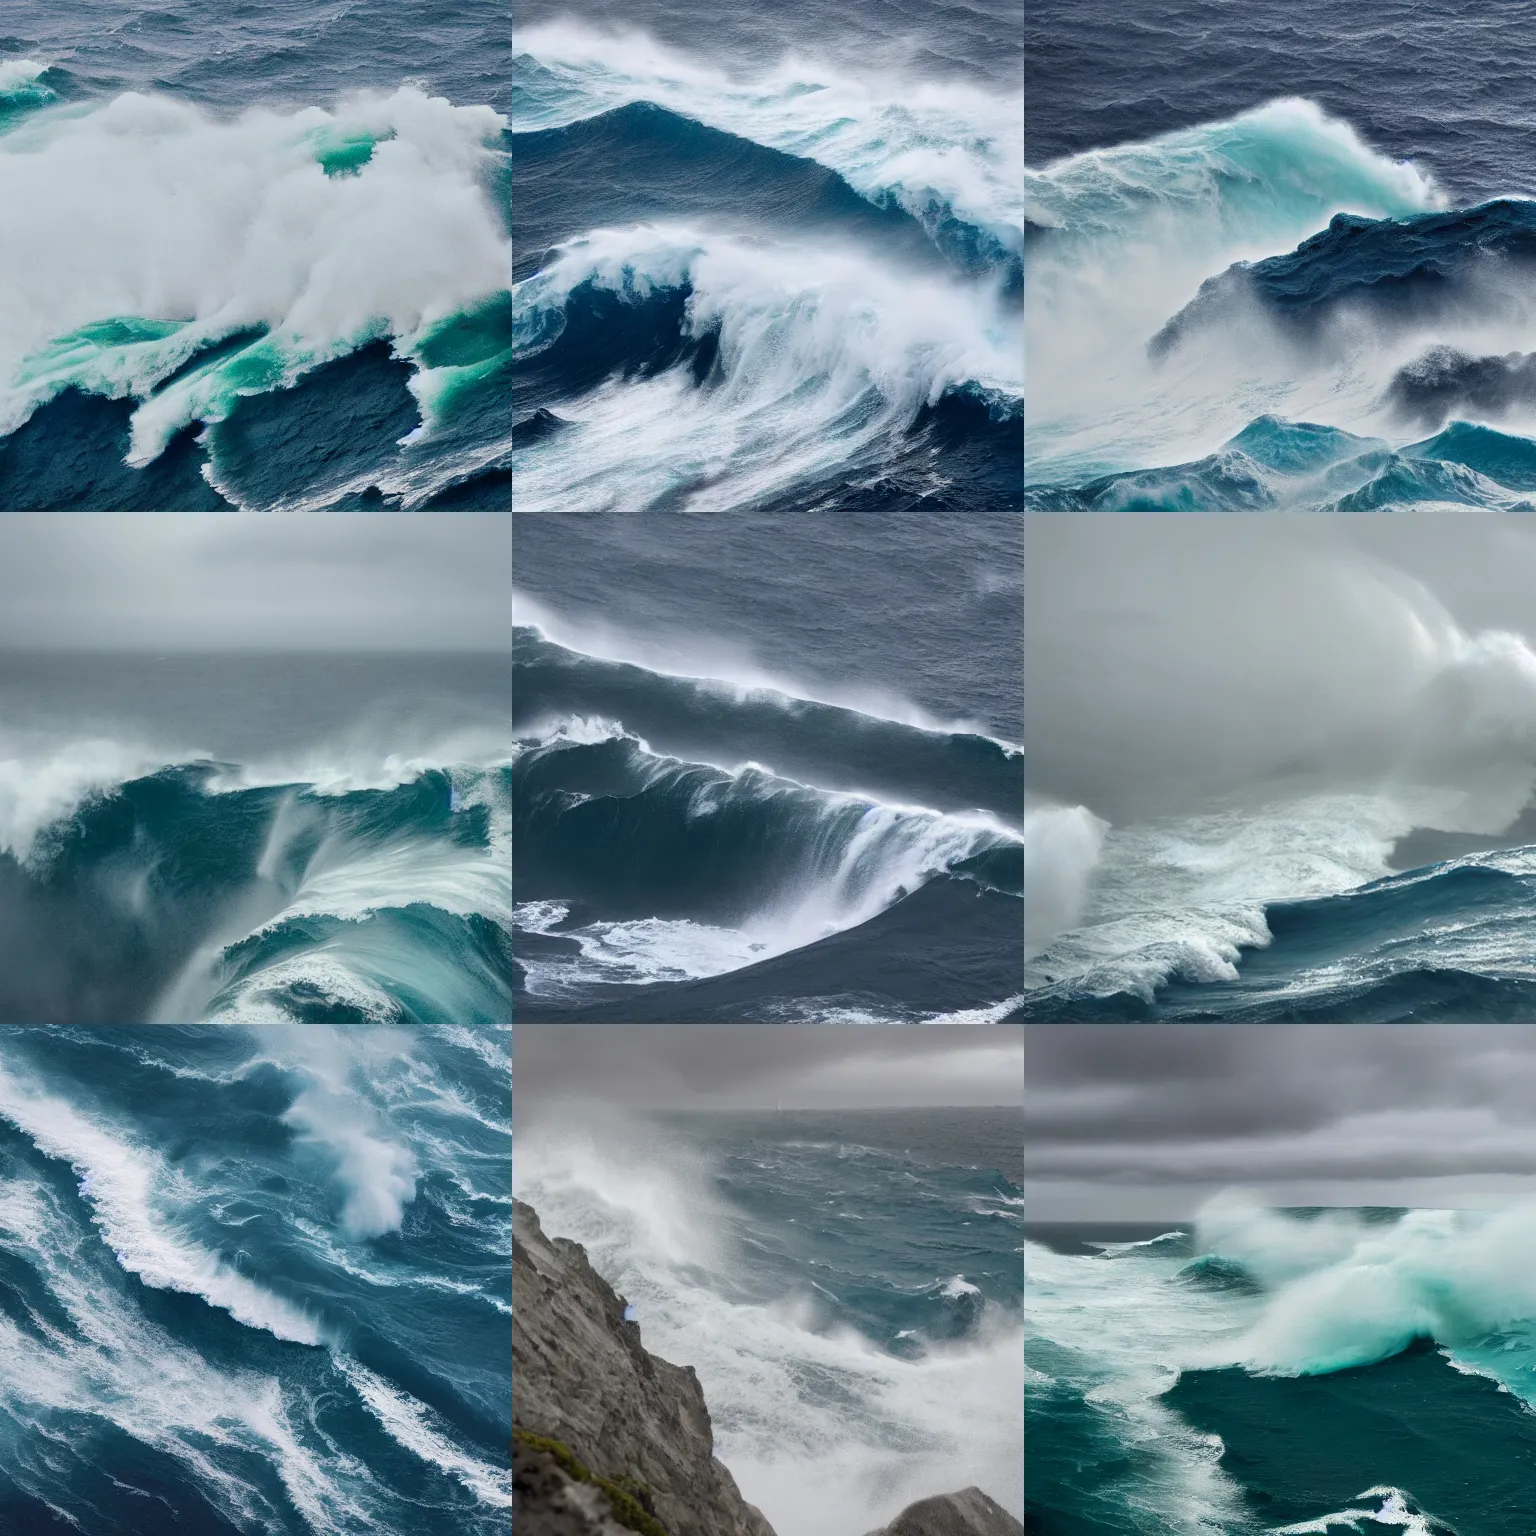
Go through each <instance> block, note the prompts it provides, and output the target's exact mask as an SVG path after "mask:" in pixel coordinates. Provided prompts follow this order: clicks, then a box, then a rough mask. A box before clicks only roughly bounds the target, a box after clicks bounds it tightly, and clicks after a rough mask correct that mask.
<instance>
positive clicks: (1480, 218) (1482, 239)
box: [1025, 101, 1536, 510]
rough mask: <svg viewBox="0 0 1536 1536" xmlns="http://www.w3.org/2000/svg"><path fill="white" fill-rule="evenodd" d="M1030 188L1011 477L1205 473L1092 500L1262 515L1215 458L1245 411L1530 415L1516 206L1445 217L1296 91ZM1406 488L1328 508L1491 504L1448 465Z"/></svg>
mask: <svg viewBox="0 0 1536 1536" xmlns="http://www.w3.org/2000/svg"><path fill="white" fill-rule="evenodd" d="M1031 176H1032V182H1031V185H1032V208H1034V209H1035V218H1034V221H1033V222H1032V224H1031V227H1030V264H1031V282H1030V292H1029V294H1028V296H1027V299H1026V306H1025V309H1026V333H1027V336H1028V347H1029V354H1030V360H1031V365H1032V368H1033V372H1034V376H1035V378H1036V379H1037V380H1038V381H1040V383H1041V386H1042V387H1041V389H1040V391H1039V394H1040V398H1039V400H1038V401H1037V402H1036V409H1035V411H1034V414H1033V416H1032V421H1031V433H1030V445H1029V479H1030V481H1031V482H1032V483H1033V484H1034V485H1035V486H1036V487H1041V488H1047V494H1049V488H1059V487H1062V486H1073V487H1080V488H1081V487H1085V486H1090V485H1091V486H1092V487H1093V489H1094V491H1095V492H1096V493H1104V492H1106V486H1105V484H1104V483H1102V482H1104V481H1107V480H1108V478H1109V477H1111V476H1115V475H1120V474H1123V473H1124V472H1126V471H1128V470H1131V469H1136V468H1138V467H1141V466H1147V465H1161V464H1167V463H1169V461H1170V460H1173V461H1177V462H1178V464H1179V467H1181V468H1194V467H1196V466H1199V467H1200V468H1201V469H1202V470H1203V471H1204V473H1203V474H1201V475H1198V476H1196V477H1194V478H1193V479H1191V480H1189V481H1188V483H1187V484H1186V485H1185V486H1184V487H1182V488H1181V487H1179V486H1177V485H1173V484H1162V483H1154V484H1153V485H1152V486H1151V488H1150V496H1149V497H1148V498H1139V497H1138V496H1137V490H1138V488H1137V486H1136V485H1135V484H1134V483H1127V484H1123V485H1121V486H1120V487H1119V491H1118V492H1114V491H1111V492H1110V493H1109V496H1110V501H1111V502H1112V501H1113V496H1114V495H1115V494H1118V493H1119V492H1123V493H1125V494H1127V495H1129V496H1130V498H1131V500H1132V503H1133V504H1134V505H1136V506H1137V507H1139V506H1140V505H1141V500H1143V499H1150V501H1151V502H1152V504H1153V507H1161V506H1164V505H1186V504H1193V505H1195V506H1200V505H1202V504H1209V503H1211V502H1213V501H1215V502H1217V503H1218V504H1223V505H1226V504H1230V505H1232V506H1236V507H1244V508H1247V507H1258V506H1267V505H1270V504H1272V502H1271V496H1272V494H1273V492H1274V490H1275V487H1273V486H1272V485H1270V484H1269V483H1267V477H1266V476H1264V475H1262V474H1260V475H1257V476H1255V475H1254V474H1253V472H1252V466H1250V465H1248V464H1246V463H1244V462H1242V461H1240V460H1239V461H1237V462H1235V463H1233V464H1231V465H1230V466H1229V465H1225V464H1223V463H1222V462H1220V460H1221V458H1222V454H1220V453H1218V454H1216V455H1212V453H1211V444H1212V443H1215V442H1222V441H1224V440H1225V441H1228V442H1229V444H1230V440H1231V439H1232V437H1233V435H1234V433H1237V432H1238V430H1239V428H1241V427H1242V425H1243V423H1244V422H1249V423H1253V422H1254V421H1255V419H1262V418H1265V417H1277V418H1284V419H1287V420H1290V421H1297V420H1300V421H1310V422H1314V423H1326V424H1329V425H1331V426H1334V427H1337V428H1341V429H1343V430H1346V431H1348V432H1350V433H1352V434H1359V435H1364V436H1368V437H1379V438H1388V437H1392V438H1394V440H1395V441H1401V437H1400V436H1398V435H1397V434H1398V433H1399V432H1400V429H1401V428H1402V427H1403V426H1404V425H1405V424H1410V423H1411V424H1414V425H1422V426H1423V427H1426V428H1428V429H1430V430H1434V429H1437V428H1439V427H1441V426H1443V425H1444V424H1445V422H1446V421H1447V420H1449V419H1451V418H1453V417H1455V416H1458V415H1459V416H1465V417H1468V418H1470V419H1474V420H1477V421H1482V422H1487V423H1497V422H1507V423H1509V424H1510V426H1511V428H1512V429H1513V430H1514V431H1516V432H1519V431H1522V430H1524V428H1525V427H1526V426H1527V425H1528V424H1530V423H1532V422H1536V407H1533V406H1532V403H1531V401H1532V398H1533V397H1531V396H1530V392H1529V389H1528V387H1527V384H1526V380H1525V374H1524V372H1523V371H1522V367H1521V361H1520V360H1521V357H1522V356H1524V355H1525V353H1528V352H1530V351H1532V350H1536V331H1533V328H1532V326H1533V315H1532V312H1531V310H1530V307H1529V304H1528V301H1527V297H1526V288H1527V286H1528V285H1527V284H1526V282H1525V281H1524V279H1523V277H1522V275H1521V274H1522V273H1523V272H1524V271H1525V270H1526V269H1527V268H1528V267H1529V265H1530V263H1531V261H1532V260H1533V259H1536V222H1533V215H1532V210H1533V209H1536V203H1531V202H1528V201H1522V200H1519V199H1514V198H1502V199H1497V200H1495V201H1492V202H1488V203H1485V204H1481V205H1479V206H1477V207H1473V208H1459V209H1448V208H1446V207H1445V205H1444V202H1445V200H1444V198H1443V197H1442V195H1441V194H1440V192H1439V191H1438V189H1437V188H1436V187H1435V186H1434V184H1433V183H1432V182H1431V181H1430V180H1429V179H1428V178H1426V177H1425V176H1424V175H1423V174H1422V173H1420V172H1419V171H1418V170H1417V169H1416V168H1415V167H1414V166H1412V165H1411V164H1407V163H1403V164H1396V163H1393V162H1392V161H1390V160H1387V159H1385V158H1384V157H1382V156H1380V155H1379V154H1377V153H1375V152H1374V151H1373V150H1371V149H1370V148H1369V147H1368V146H1366V145H1365V144H1364V143H1362V142H1361V141H1360V139H1359V138H1358V137H1357V135H1356V134H1355V133H1354V131H1353V129H1351V128H1350V127H1349V126H1348V125H1347V124H1345V123H1342V122H1339V121H1337V120H1335V119H1330V118H1328V117H1327V116H1325V115H1324V114H1323V113H1322V112H1321V111H1320V109H1318V108H1317V107H1316V106H1315V105H1313V104H1312V103H1309V102H1305V101H1284V102H1275V103H1271V104H1269V105H1268V106H1266V107H1263V108H1260V109H1258V110H1257V111H1255V112H1252V113H1248V114H1244V115H1243V116H1241V117H1238V118H1234V119H1230V120H1227V121H1224V122H1220V123H1213V124H1204V125H1201V126H1200V127H1198V128H1193V129H1189V130H1184V131H1182V132H1180V133H1177V134H1172V135H1167V136H1165V137H1163V138H1160V139H1156V140H1152V141H1150V142H1148V143H1144V144H1130V145H1120V146H1116V147H1114V148H1111V149H1107V150H1102V151H1094V152H1091V153H1088V154H1084V155H1079V156H1073V157H1071V158H1070V159H1069V160H1066V161H1062V162H1059V163H1058V164H1056V165H1053V166H1048V167H1045V168H1044V169H1043V170H1041V171H1039V172H1034V173H1031ZM1512 347H1513V348H1516V349H1517V350H1516V351H1515V352H1514V353H1511V348H1512ZM1211 457H1214V458H1216V459H1217V461H1218V462H1216V463H1214V464H1207V463H1205V460H1206V459H1207V458H1211ZM1144 473H1147V474H1149V475H1151V476H1152V477H1153V480H1154V481H1156V480H1157V478H1158V477H1157V473H1156V472H1154V471H1144ZM1417 477H1418V479H1419V480H1420V481H1421V482H1424V483H1420V484H1406V485H1403V486H1395V485H1390V484H1388V485H1383V486H1381V487H1378V488H1377V489H1376V490H1374V491H1369V492H1365V494H1364V495H1363V497H1362V499H1361V500H1360V501H1359V502H1358V503H1356V504H1352V505H1347V506H1345V507H1344V508H1343V510H1369V509H1371V508H1373V507H1375V506H1378V505H1388V504H1390V505H1396V504H1401V503H1403V502H1404V501H1410V502H1419V503H1422V504H1425V505H1430V504H1436V505H1442V506H1449V505H1469V504H1470V505H1482V504H1484V502H1487V503H1488V504H1489V505H1490V506H1494V507H1496V508H1498V509H1499V510H1504V509H1505V508H1506V507H1507V506H1509V505H1511V504H1510V503H1508V501H1507V500H1506V501H1502V502H1501V501H1500V499H1499V493H1498V491H1497V489H1496V488H1494V489H1491V490H1490V488H1487V487H1484V486H1482V485H1480V484H1478V483H1475V482H1473V483H1468V482H1467V478H1466V477H1465V476H1463V475H1460V474H1458V473H1455V472H1441V471H1435V470H1433V469H1431V470H1429V471H1427V472H1426V471H1424V470H1423V469H1420V470H1418V471H1417ZM1389 478H1390V477H1389ZM1406 478H1407V479H1408V480H1412V479H1413V478H1414V476H1413V475H1412V474H1409V475H1407V477H1406ZM1362 485H1363V481H1362V482H1361V484H1357V485H1350V486H1346V487H1345V489H1344V490H1343V491H1341V492H1338V493H1336V494H1335V495H1334V496H1333V497H1332V498H1330V497H1328V496H1327V495H1320V496H1318V497H1317V498H1315V501H1314V503H1313V504H1316V505H1328V504H1329V502H1330V500H1333V501H1336V500H1338V499H1339V498H1340V496H1342V495H1347V494H1349V493H1350V492H1352V491H1356V490H1360V489H1361V488H1362ZM1286 489H1287V490H1295V489H1297V488H1296V487H1294V486H1288V487H1286ZM1319 489H1320V491H1322V492H1327V491H1328V489H1329V487H1328V486H1327V485H1323V486H1321V487H1319ZM1181 497H1182V500H1181V499H1180V498H1181ZM1150 509H1152V508H1151V507H1149V508H1148V510H1150Z"/></svg>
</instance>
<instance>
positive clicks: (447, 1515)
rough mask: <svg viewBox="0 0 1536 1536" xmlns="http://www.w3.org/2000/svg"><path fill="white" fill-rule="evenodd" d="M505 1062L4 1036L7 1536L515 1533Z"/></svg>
mask: <svg viewBox="0 0 1536 1536" xmlns="http://www.w3.org/2000/svg"><path fill="white" fill-rule="evenodd" d="M507 1047H508V1041H507V1037H506V1035H505V1033H504V1032H503V1033H501V1034H497V1033H496V1032H495V1031H488V1030H484V1029H472V1028H462V1027H458V1026H444V1027H441V1028H431V1029H428V1028H423V1029H420V1030H417V1031H414V1032H406V1031H386V1030H334V1029H323V1028H315V1027H311V1028H291V1029H290V1028H281V1027H273V1028H267V1029H255V1030H249V1029H244V1028H218V1029H208V1028H184V1029H176V1028H149V1029H142V1028H121V1029H113V1030H104V1029H89V1030H81V1029H59V1030H48V1031H44V1030H40V1029H39V1030H20V1029H15V1028H10V1027H8V1028H6V1029H5V1030H4V1031H3V1032H0V1356H3V1362H4V1363H3V1369H0V1529H4V1530H5V1531H7V1532H15V1533H17V1536H41V1533H45V1532H46V1533H53V1532H60V1533H62V1532H65V1531H69V1530H89V1531H91V1532H93V1533H95V1532H100V1533H102V1536H145V1533H146V1532H150V1531H164V1530H177V1531H188V1532H197V1533H199V1536H233V1533H235V1532H237V1531H250V1530H264V1531H272V1532H283V1533H288V1536H315V1533H318V1532H333V1533H343V1532H345V1533H356V1536H364V1533H370V1536H372V1533H384V1532H388V1533H399V1536H407V1533H409V1536H440V1533H443V1532H448V1531H453V1532H464V1533H465V1536H471V1533H485V1536H490V1533H491V1532H494V1531H501V1530H504V1529H505V1528H506V1522H507V1519H508V1517H509V1516H508V1511H509V1507H510V1496H511V1491H510V1477H509V1469H508V1465H507V1437H508V1434H509V1431H510V1426H511V1412H510V1409H511V1402H510V1391H509V1377H510V1370H511V1359H510V1351H509V1347H508V1345H509V1336H508V1318H509V1316H510V1311H511V1294H510V1267H509V1266H510V1252H509V1242H508V1237H509V1232H508V1218H509V1214H510V1211H509V1207H510V1193H509V1190H508V1158H509V1147H510V1130H511V1127H510V1125H509V1123H508V1113H509V1104H508V1094H507V1085H508V1051H507Z"/></svg>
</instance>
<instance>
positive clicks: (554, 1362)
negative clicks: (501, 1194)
mask: <svg viewBox="0 0 1536 1536" xmlns="http://www.w3.org/2000/svg"><path fill="white" fill-rule="evenodd" d="M512 1423H513V1432H514V1437H515V1439H516V1441H517V1444H516V1446H515V1451H516V1459H517V1461H518V1463H519V1465H518V1466H516V1467H515V1468H514V1483H521V1485H522V1486H521V1487H520V1488H514V1495H515V1496H517V1495H519V1494H520V1495H521V1496H520V1497H517V1502H516V1505H515V1510H514V1513H515V1518H516V1520H517V1524H518V1530H519V1533H520V1536H535V1532H536V1531H548V1532H549V1533H550V1536H557V1533H560V1532H563V1531H564V1530H570V1531H572V1532H583V1533H585V1532H587V1531H599V1530H603V1529H604V1527H603V1526H602V1525H601V1524H591V1523H589V1524H579V1523H578V1524H573V1525H568V1526H566V1525H558V1524H545V1523H544V1520H545V1512H555V1513H557V1514H558V1515H559V1516H560V1517H561V1518H562V1519H563V1518H564V1517H565V1516H566V1515H567V1514H569V1516H570V1518H571V1519H573V1520H574V1519H579V1518H582V1517H581V1516H580V1515H578V1513H577V1510H578V1506H580V1508H582V1509H590V1511H591V1514H590V1515H589V1516H587V1517H586V1518H588V1519H589V1520H606V1519H608V1518H610V1513H609V1512H610V1511H611V1512H612V1515H614V1516H616V1517H617V1518H618V1519H619V1521H620V1523H621V1524H627V1525H628V1527H629V1528H630V1529H632V1530H643V1529H644V1526H645V1522H646V1519H647V1517H650V1518H651V1519H653V1520H654V1521H655V1522H656V1523H658V1524H659V1525H660V1527H661V1528H662V1529H663V1530H664V1531H665V1533H666V1536H774V1533H773V1528H772V1527H771V1526H770V1525H769V1524H768V1522H767V1521H766V1520H765V1519H763V1517H762V1515H761V1514H760V1513H759V1511H758V1510H757V1509H755V1508H754V1507H753V1506H752V1505H750V1504H748V1503H747V1502H746V1501H745V1500H744V1499H743V1498H742V1496H741V1493H740V1491H739V1490H738V1489H737V1487H736V1482H735V1479H734V1478H732V1476H731V1474H730V1473H729V1472H728V1471H726V1469H725V1468H724V1467H723V1466H722V1465H721V1464H720V1462H718V1461H717V1460H716V1459H715V1456H714V1433H713V1430H712V1428H711V1426H710V1422H709V1409H708V1408H707V1407H705V1405H704V1393H703V1391H702V1389H701V1388H700V1386H699V1378H698V1377H697V1376H696V1375H695V1374H694V1372H693V1369H692V1368H691V1367H685V1366H677V1365H672V1364H670V1363H669V1362H667V1361H665V1360H661V1359H658V1358H657V1357H656V1356H655V1355H652V1354H651V1353H650V1352H649V1351H647V1350H646V1349H645V1348H644V1347H643V1346H642V1344H641V1342H640V1329H639V1327H638V1325H637V1324H635V1323H626V1322H625V1321H624V1302H623V1301H622V1300H621V1299H620V1298H619V1297H618V1296H617V1295H616V1294H615V1293H614V1291H613V1288H612V1287H611V1286H610V1285H609V1284H608V1283H607V1281H605V1280H604V1279H603V1278H602V1277H601V1276H600V1275H598V1274H597V1273H596V1272H595V1271H594V1270H593V1268H592V1266H591V1265H590V1264H589V1263H588V1262H587V1255H586V1251H585V1250H584V1249H583V1248H582V1247H581V1245H580V1244H579V1243H573V1242H570V1241H568V1240H567V1239H565V1238H559V1237H556V1238H549V1237H546V1236H545V1235H544V1232H543V1229H542V1228H541V1227H540V1226H539V1218H538V1216H537V1214H536V1213H535V1212H534V1210H533V1207H532V1206H529V1205H525V1204H523V1203H522V1202H521V1201H517V1202H515V1203H514V1204H513V1207H512ZM642 1511H643V1513H641V1512H642Z"/></svg>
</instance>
